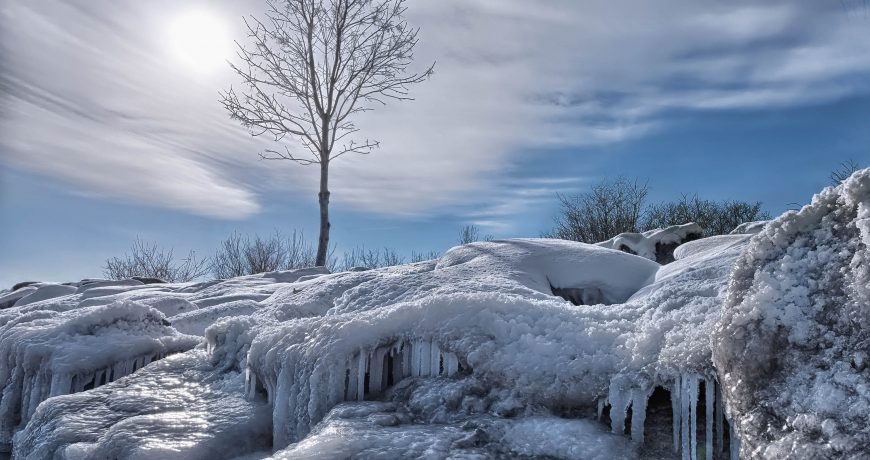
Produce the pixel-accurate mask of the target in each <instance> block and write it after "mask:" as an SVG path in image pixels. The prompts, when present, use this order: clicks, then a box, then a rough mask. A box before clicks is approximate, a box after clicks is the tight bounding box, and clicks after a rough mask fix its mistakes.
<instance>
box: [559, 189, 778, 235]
mask: <svg viewBox="0 0 870 460" xmlns="http://www.w3.org/2000/svg"><path fill="white" fill-rule="evenodd" d="M648 193H649V188H648V186H647V184H646V183H643V184H641V183H640V182H639V181H638V180H637V179H635V180H633V181H632V180H628V179H626V178H625V177H619V178H617V179H613V180H606V181H603V182H601V183H599V184H597V185H594V186H593V187H592V189H591V190H590V191H588V192H586V193H581V194H578V195H572V196H565V195H557V197H558V199H559V202H560V209H559V214H558V215H557V216H556V218H555V227H554V228H553V230H551V231H550V232H548V233H544V236H547V237H551V238H561V239H565V240H573V241H581V242H584V243H597V242H600V241H607V240H609V239H610V238H613V237H614V236H616V235H619V234H620V233H626V232H642V231H646V230H652V229H656V228H665V227H669V226H671V225H680V224H685V223H689V222H694V223H696V224H698V225H700V226H701V228H703V229H704V233H705V236H712V235H723V234H727V233H730V232H731V230H733V229H734V228H736V227H737V226H738V225H740V224H742V223H744V222H753V221H757V220H765V219H770V215H769V214H767V213H766V212H764V211H762V209H761V207H762V204H761V203H760V202H755V203H749V202H744V201H711V200H705V199H701V198H699V197H698V196H697V195H683V196H682V198H681V199H680V200H677V201H668V202H664V203H660V204H656V205H651V206H647V204H646V198H647V195H648Z"/></svg>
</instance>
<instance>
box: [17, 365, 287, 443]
mask: <svg viewBox="0 0 870 460" xmlns="http://www.w3.org/2000/svg"><path fill="white" fill-rule="evenodd" d="M243 386H244V379H243V378H240V374H238V373H224V374H216V373H215V371H214V368H213V366H212V365H211V363H210V362H209V360H208V359H207V357H206V356H205V353H204V352H203V351H201V350H193V351H190V352H187V353H181V354H177V355H173V356H170V357H168V358H166V359H163V360H161V361H158V362H156V363H153V364H151V365H149V366H147V367H145V368H144V369H142V370H140V371H138V372H136V373H135V374H133V375H130V376H127V377H125V378H123V379H121V380H119V381H116V382H113V383H111V384H109V385H106V386H103V387H100V388H96V389H94V390H90V391H86V392H84V393H77V394H73V395H67V396H59V397H56V398H52V399H51V400H50V401H49V402H48V403H46V404H42V405H40V406H39V408H38V409H37V410H36V413H35V414H34V415H33V421H32V422H31V423H29V424H28V425H27V427H26V428H24V429H23V430H22V431H20V432H18V434H17V435H16V436H15V442H14V446H15V450H14V452H13V455H14V456H15V457H16V458H66V459H93V458H140V459H166V460H169V459H217V458H232V457H233V456H234V455H242V454H245V453H249V452H254V451H261V450H264V449H268V448H269V444H270V440H269V438H268V436H267V435H266V434H265V433H268V431H269V428H268V425H269V409H268V407H267V406H266V404H264V403H263V402H261V401H249V400H247V399H245V397H244V393H243V392H242V388H243Z"/></svg>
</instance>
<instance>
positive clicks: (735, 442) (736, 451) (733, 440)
mask: <svg viewBox="0 0 870 460" xmlns="http://www.w3.org/2000/svg"><path fill="white" fill-rule="evenodd" d="M728 426H729V428H731V431H730V433H731V437H730V438H729V441H730V444H731V460H740V436H738V435H737V430H736V429H734V424H733V423H729V424H728Z"/></svg>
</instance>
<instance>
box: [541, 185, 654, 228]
mask: <svg viewBox="0 0 870 460" xmlns="http://www.w3.org/2000/svg"><path fill="white" fill-rule="evenodd" d="M648 193H649V188H648V186H647V184H646V183H640V182H638V181H637V180H636V179H635V180H633V181H631V180H628V179H627V178H625V177H618V178H616V179H614V180H605V181H602V182H600V183H598V184H596V185H594V186H592V189H591V190H590V191H588V192H586V193H581V194H578V195H572V196H566V195H561V194H560V195H557V197H558V198H559V201H560V204H561V206H560V211H559V214H558V215H557V216H556V218H555V227H554V228H553V230H552V231H551V232H549V233H547V234H545V236H549V237H553V238H561V239H563V240H574V241H581V242H584V243H597V242H599V241H605V240H608V239H610V238H612V237H614V236H616V235H618V234H620V233H625V232H637V231H639V230H640V228H641V224H642V222H641V221H642V218H643V210H644V203H645V200H646V196H647V194H648Z"/></svg>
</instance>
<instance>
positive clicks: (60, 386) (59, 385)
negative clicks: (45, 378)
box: [48, 374, 72, 397]
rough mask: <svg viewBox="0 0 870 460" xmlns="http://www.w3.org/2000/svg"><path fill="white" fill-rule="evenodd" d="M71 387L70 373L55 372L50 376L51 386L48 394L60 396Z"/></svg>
mask: <svg viewBox="0 0 870 460" xmlns="http://www.w3.org/2000/svg"><path fill="white" fill-rule="evenodd" d="M70 388H72V375H70V374H55V375H53V376H52V377H51V388H50V389H49V392H48V396H49V397H54V396H60V395H65V394H67V393H69V389H70Z"/></svg>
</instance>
